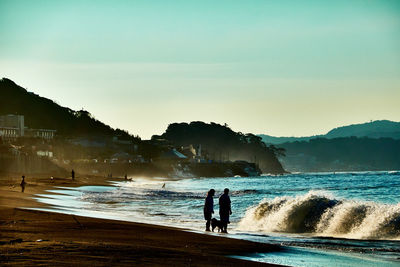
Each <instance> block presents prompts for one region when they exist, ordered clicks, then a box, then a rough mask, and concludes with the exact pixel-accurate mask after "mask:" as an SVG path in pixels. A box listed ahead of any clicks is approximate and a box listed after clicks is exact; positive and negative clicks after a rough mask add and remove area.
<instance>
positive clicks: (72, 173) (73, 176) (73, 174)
mask: <svg viewBox="0 0 400 267" xmlns="http://www.w3.org/2000/svg"><path fill="white" fill-rule="evenodd" d="M71 178H72V180H75V171H74V170H73V169H72V171H71Z"/></svg>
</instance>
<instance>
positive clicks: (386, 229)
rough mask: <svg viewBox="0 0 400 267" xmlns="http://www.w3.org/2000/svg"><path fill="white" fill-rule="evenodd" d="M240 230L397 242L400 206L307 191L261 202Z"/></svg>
mask: <svg viewBox="0 0 400 267" xmlns="http://www.w3.org/2000/svg"><path fill="white" fill-rule="evenodd" d="M238 229H240V230H248V231H261V232H281V233H299V234H302V233H304V234H305V233H311V234H314V235H317V236H326V237H341V238H354V239H388V240H397V239H400V203H399V204H380V203H375V202H368V201H354V200H347V199H341V200H339V199H336V198H334V197H333V196H332V195H331V194H329V193H326V192H320V191H310V192H308V193H307V194H305V195H300V196H296V197H292V196H283V197H276V198H274V199H273V200H263V201H261V202H260V203H259V204H258V205H256V206H254V207H251V208H249V209H248V210H247V212H246V214H245V216H244V217H243V219H242V220H241V221H240V223H239V225H238Z"/></svg>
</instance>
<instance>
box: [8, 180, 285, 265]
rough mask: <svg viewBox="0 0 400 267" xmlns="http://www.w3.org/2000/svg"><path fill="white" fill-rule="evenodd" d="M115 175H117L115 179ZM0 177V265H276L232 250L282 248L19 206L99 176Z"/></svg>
mask: <svg viewBox="0 0 400 267" xmlns="http://www.w3.org/2000/svg"><path fill="white" fill-rule="evenodd" d="M113 180H118V179H113ZM26 181H27V185H26V187H25V191H24V193H22V192H21V187H20V186H19V182H20V178H19V177H16V176H14V177H0V265H18V266H21V265H22V266H30V265H50V266H54V265H60V266H72V265H74V266H111V265H117V266H125V265H126V266H132V265H141V266H144V265H146V266H210V265H216V266H222V265H223V266H241V265H246V266H274V265H272V264H263V263H257V262H251V261H245V260H240V259H234V258H230V257H228V256H231V255H246V254H248V253H254V252H270V251H277V250H279V249H280V248H279V247H277V246H274V245H269V244H260V243H255V242H250V241H245V240H237V239H231V238H226V237H225V236H224V234H219V235H208V234H199V233H192V232H187V231H184V230H181V229H176V228H172V227H163V226H156V225H151V224H142V223H132V222H124V221H116V220H105V219H96V218H88V217H81V216H73V215H67V214H59V213H52V212H43V211H35V210H27V209H21V208H20V207H40V206H41V207H44V206H43V204H40V203H38V202H36V201H34V200H33V199H31V197H32V196H33V195H34V194H38V193H43V192H44V190H46V189H50V188H51V187H53V186H82V185H107V184H108V182H107V180H106V179H105V178H103V177H77V178H76V180H75V181H72V180H71V178H54V179H53V180H51V179H50V178H49V176H44V177H36V178H32V177H27V178H26Z"/></svg>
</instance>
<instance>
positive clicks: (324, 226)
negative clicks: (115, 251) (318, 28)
mask: <svg viewBox="0 0 400 267" xmlns="http://www.w3.org/2000/svg"><path fill="white" fill-rule="evenodd" d="M210 188H214V189H215V190H216V194H215V198H214V205H215V207H214V208H215V211H216V212H215V214H214V217H216V218H219V215H218V196H219V195H220V194H222V192H223V190H224V188H229V189H230V196H231V201H232V211H233V214H232V217H231V224H230V225H229V227H228V232H229V234H227V235H226V234H219V233H210V234H214V235H224V236H227V237H231V238H240V239H247V240H253V241H257V242H266V243H274V244H279V245H281V246H282V247H283V250H282V251H280V252H274V253H267V254H262V253H254V254H249V255H246V256H240V258H243V259H248V260H254V261H261V262H269V263H277V264H285V265H290V266H363V267H365V266H400V171H385V172H341V173H339V172H337V173H298V174H287V175H281V176H270V175H263V176H260V177H246V178H244V177H228V178H186V179H166V178H153V179H148V178H135V179H133V181H122V182H112V181H111V182H110V185H109V186H82V187H77V188H66V187H59V188H56V189H54V190H49V191H48V192H47V193H46V194H40V195H37V196H36V199H37V200H38V201H40V202H43V203H47V204H49V205H50V207H49V208H46V209H44V210H49V211H56V212H62V213H69V214H76V215H82V216H91V217H98V218H109V219H118V220H126V221H134V222H143V223H152V224H159V225H167V226H173V227H179V228H184V229H187V230H188V231H195V232H202V233H203V232H204V230H205V221H204V218H203V205H204V199H205V196H206V193H207V191H208V190H209V189H210ZM42 210H43V209H42ZM232 257H239V256H235V255H232Z"/></svg>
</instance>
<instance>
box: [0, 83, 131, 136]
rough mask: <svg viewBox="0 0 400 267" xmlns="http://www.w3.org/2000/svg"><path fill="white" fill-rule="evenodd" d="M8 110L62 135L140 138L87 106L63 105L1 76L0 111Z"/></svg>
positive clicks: (39, 127) (31, 124)
mask: <svg viewBox="0 0 400 267" xmlns="http://www.w3.org/2000/svg"><path fill="white" fill-rule="evenodd" d="M5 114H20V115H24V116H25V125H26V126H28V127H29V128H37V129H54V130H57V135H62V136H85V135H99V136H115V135H119V136H121V138H125V139H138V137H133V136H131V135H129V134H128V133H127V132H126V131H123V130H120V129H116V130H114V129H113V128H111V127H110V126H108V125H106V124H104V123H102V122H100V121H98V120H96V119H95V118H94V117H93V116H92V115H91V114H90V113H89V112H87V111H85V110H80V111H74V110H72V109H69V108H66V107H62V106H60V105H58V104H57V103H55V102H54V101H52V100H50V99H47V98H44V97H40V96H39V95H36V94H34V93H31V92H28V91H27V90H26V89H24V88H22V87H20V86H18V85H17V84H15V83H14V82H13V81H11V80H9V79H6V78H3V79H1V80H0V115H5Z"/></svg>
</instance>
